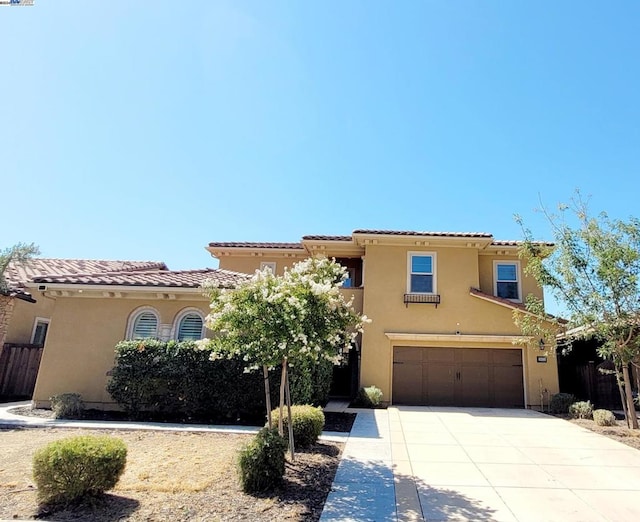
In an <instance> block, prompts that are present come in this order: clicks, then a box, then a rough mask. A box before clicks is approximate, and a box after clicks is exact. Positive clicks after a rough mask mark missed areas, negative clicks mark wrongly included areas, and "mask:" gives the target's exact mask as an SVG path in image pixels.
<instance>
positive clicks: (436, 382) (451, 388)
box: [423, 363, 456, 406]
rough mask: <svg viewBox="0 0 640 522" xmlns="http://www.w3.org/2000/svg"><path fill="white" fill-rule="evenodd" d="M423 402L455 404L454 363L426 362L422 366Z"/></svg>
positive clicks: (443, 404)
mask: <svg viewBox="0 0 640 522" xmlns="http://www.w3.org/2000/svg"><path fill="white" fill-rule="evenodd" d="M423 378H424V384H423V389H424V390H425V396H424V402H423V404H430V405H432V406H453V405H454V404H455V384H456V371H455V365H454V364H443V363H439V364H433V363H431V364H426V365H424V366H423Z"/></svg>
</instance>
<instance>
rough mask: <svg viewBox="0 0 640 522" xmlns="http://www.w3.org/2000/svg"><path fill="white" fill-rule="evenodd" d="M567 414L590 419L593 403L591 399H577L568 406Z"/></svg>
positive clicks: (576, 417)
mask: <svg viewBox="0 0 640 522" xmlns="http://www.w3.org/2000/svg"><path fill="white" fill-rule="evenodd" d="M569 415H571V417H573V418H574V419H592V418H593V404H591V401H578V402H574V403H573V404H572V405H571V406H569Z"/></svg>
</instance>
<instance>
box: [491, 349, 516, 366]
mask: <svg viewBox="0 0 640 522" xmlns="http://www.w3.org/2000/svg"><path fill="white" fill-rule="evenodd" d="M492 352H493V364H495V365H500V366H502V365H506V366H511V365H519V366H522V350H520V349H510V350H492Z"/></svg>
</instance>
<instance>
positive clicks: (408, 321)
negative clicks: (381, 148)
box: [361, 245, 558, 407]
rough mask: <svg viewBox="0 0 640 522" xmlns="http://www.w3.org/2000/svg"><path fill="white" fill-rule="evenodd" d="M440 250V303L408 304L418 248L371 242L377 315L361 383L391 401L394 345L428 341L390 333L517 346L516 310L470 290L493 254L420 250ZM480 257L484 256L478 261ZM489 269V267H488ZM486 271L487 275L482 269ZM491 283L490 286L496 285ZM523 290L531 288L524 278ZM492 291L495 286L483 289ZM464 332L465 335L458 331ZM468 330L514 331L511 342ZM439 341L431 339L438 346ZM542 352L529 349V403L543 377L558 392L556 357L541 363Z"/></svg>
mask: <svg viewBox="0 0 640 522" xmlns="http://www.w3.org/2000/svg"><path fill="white" fill-rule="evenodd" d="M421 250H423V251H424V252H433V253H435V254H436V284H437V293H438V294H440V296H441V303H440V304H439V305H438V307H437V308H436V307H435V306H434V305H429V304H410V305H409V306H406V305H405V304H404V302H403V295H404V294H405V293H406V292H407V270H408V261H407V256H408V252H416V251H419V250H418V249H415V248H411V247H400V246H379V245H378V246H368V247H367V250H366V272H365V285H364V292H365V293H364V299H363V301H364V313H365V314H366V315H367V316H368V317H369V318H370V319H371V320H372V323H371V324H369V325H367V326H366V328H365V331H364V335H363V341H362V350H363V352H362V366H361V384H362V385H363V386H369V385H376V386H378V387H379V388H381V389H382V392H383V393H384V397H385V399H386V400H390V398H391V396H392V389H391V383H392V371H393V364H392V362H393V361H392V358H393V355H392V354H393V346H394V344H395V345H396V346H407V345H415V346H421V345H422V346H425V343H420V342H416V343H407V342H406V341H402V342H395V343H394V342H392V341H390V340H389V339H388V338H387V336H386V335H385V333H387V332H396V333H415V334H420V333H423V334H436V333H437V334H448V335H452V336H454V339H452V340H451V341H449V342H448V343H445V344H444V345H443V344H440V345H441V346H451V347H456V346H457V347H469V348H473V347H483V348H514V346H513V345H512V344H511V342H510V339H511V337H512V336H518V335H520V330H519V328H518V327H517V326H516V325H515V324H514V322H513V316H512V310H511V309H510V308H507V307H504V306H500V305H498V304H495V303H492V302H488V301H485V300H483V299H479V298H477V297H474V296H472V295H470V293H469V289H470V287H477V286H478V285H479V284H482V283H481V282H480V281H479V279H480V276H479V274H480V273H481V271H480V270H479V268H480V263H482V264H483V265H484V266H485V267H486V266H487V263H486V261H488V262H489V264H490V266H491V268H490V269H489V275H490V277H492V276H491V272H492V270H493V268H492V266H493V263H492V259H491V258H487V259H484V256H479V255H478V250H476V249H472V248H451V247H440V248H437V247H434V248H424V249H421ZM479 259H480V261H479ZM485 272H486V271H485ZM483 276H486V274H483ZM492 284H493V283H491V286H490V288H492ZM523 287H524V289H529V287H528V286H527V284H525V283H524V282H523ZM483 290H485V291H486V292H487V293H492V290H490V289H488V288H483ZM456 332H460V334H461V336H460V340H458V339H457V338H456V337H455V336H456ZM464 335H502V336H509V340H507V341H506V342H494V343H493V344H486V343H465V342H463V340H462V338H463V337H464ZM437 345H438V344H433V343H431V344H429V346H437ZM537 355H541V352H540V351H539V350H538V349H537V348H535V349H525V357H524V372H525V375H524V377H525V387H526V399H527V405H528V406H533V407H536V406H537V405H539V402H540V401H539V388H540V379H542V386H543V388H546V389H547V390H549V392H550V393H557V391H558V378H557V366H556V360H555V357H554V356H549V357H548V362H547V363H537V362H536V356H537Z"/></svg>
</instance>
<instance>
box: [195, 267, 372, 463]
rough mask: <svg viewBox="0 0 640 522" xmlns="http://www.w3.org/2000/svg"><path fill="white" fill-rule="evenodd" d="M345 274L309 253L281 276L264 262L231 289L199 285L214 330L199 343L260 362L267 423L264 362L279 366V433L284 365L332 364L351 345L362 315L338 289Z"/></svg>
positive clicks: (252, 365) (250, 363)
mask: <svg viewBox="0 0 640 522" xmlns="http://www.w3.org/2000/svg"><path fill="white" fill-rule="evenodd" d="M346 277H347V275H346V270H345V269H344V267H342V266H340V265H339V264H337V263H336V262H335V261H331V260H329V259H326V258H309V259H307V260H305V261H302V262H300V263H297V264H296V265H294V266H293V268H292V269H291V270H286V271H285V273H284V275H282V276H276V275H274V274H273V273H271V271H270V270H269V269H268V268H267V269H265V270H264V271H257V272H256V273H255V275H254V276H253V277H251V278H250V279H249V280H247V281H246V282H244V283H241V284H240V285H239V286H238V287H237V288H235V289H218V288H212V287H211V286H207V285H205V289H206V290H207V291H208V292H209V294H210V296H211V313H210V314H209V316H208V317H207V327H208V328H209V329H210V330H212V331H213V332H216V333H217V335H216V336H215V337H214V338H213V340H211V341H203V342H202V343H201V346H202V347H203V348H205V349H210V350H212V355H211V356H212V357H213V358H216V357H232V356H235V355H240V356H241V357H242V358H243V359H244V360H245V361H246V363H247V367H246V371H252V370H257V369H259V368H260V367H262V368H263V372H264V375H265V394H266V400H267V418H268V422H269V426H270V427H271V405H270V398H269V392H268V368H273V367H276V366H278V365H281V366H282V378H281V381H280V415H279V419H280V421H279V431H280V434H282V433H283V426H282V419H283V417H284V416H283V411H282V410H283V407H284V402H285V395H287V403H288V405H290V397H289V396H288V395H289V394H288V393H287V391H288V386H287V383H288V371H289V367H291V368H292V371H295V367H296V365H297V364H302V363H303V362H304V361H311V362H314V361H315V362H317V361H319V360H320V359H326V360H329V361H331V362H333V363H334V364H337V363H338V362H339V361H340V358H341V353H342V351H343V349H346V348H348V347H349V346H350V345H351V343H352V341H353V340H354V339H355V337H356V336H357V335H358V332H360V331H362V327H363V324H364V323H365V322H367V321H368V319H367V318H366V317H365V316H361V315H360V314H358V313H356V311H355V310H354V309H353V306H352V304H353V303H352V301H346V300H345V298H344V295H343V294H342V293H341V292H340V287H341V286H342V284H343V282H344V280H345V279H346ZM291 425H292V423H291V419H290V421H289V426H291ZM290 437H291V434H290ZM290 447H291V448H293V440H290ZM292 454H293V453H292Z"/></svg>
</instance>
